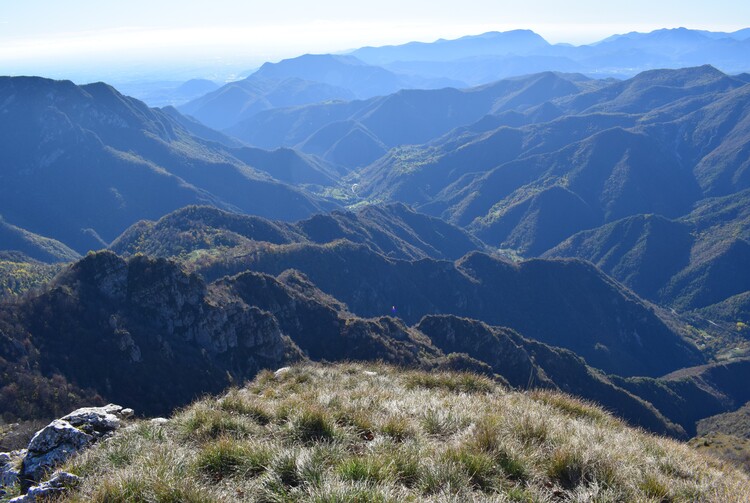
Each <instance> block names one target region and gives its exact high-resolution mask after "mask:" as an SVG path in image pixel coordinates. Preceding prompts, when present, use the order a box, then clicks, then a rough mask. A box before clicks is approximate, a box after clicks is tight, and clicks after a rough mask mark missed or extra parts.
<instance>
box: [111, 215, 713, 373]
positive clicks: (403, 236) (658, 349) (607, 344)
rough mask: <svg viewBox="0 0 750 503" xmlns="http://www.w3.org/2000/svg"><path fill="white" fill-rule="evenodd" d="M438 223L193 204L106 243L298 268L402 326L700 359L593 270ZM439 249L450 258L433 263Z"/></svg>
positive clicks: (202, 265) (609, 352)
mask: <svg viewBox="0 0 750 503" xmlns="http://www.w3.org/2000/svg"><path fill="white" fill-rule="evenodd" d="M399 213H400V214H401V215H402V217H401V218H404V220H399V217H398V214H399ZM373 217H377V218H373ZM408 219H411V220H412V221H411V222H409V221H408ZM388 222H390V223H388ZM446 225H447V224H439V221H437V220H432V219H430V218H429V217H425V216H420V215H418V214H416V213H413V212H411V211H410V210H408V209H406V208H405V207H403V206H398V205H397V206H390V207H385V208H382V209H381V208H369V209H368V208H365V209H363V210H361V211H360V212H359V213H358V214H345V213H338V214H337V213H333V214H331V215H330V216H316V217H313V218H311V219H310V220H307V221H302V222H299V223H297V224H295V225H288V224H286V225H280V224H278V223H272V222H267V221H263V220H259V219H252V218H248V217H240V216H234V215H231V214H225V213H220V212H216V211H215V210H210V211H209V210H205V209H201V208H195V209H190V210H185V211H181V212H177V213H174V214H172V215H170V216H168V217H165V218H164V219H163V220H162V221H160V222H158V223H156V224H153V223H147V222H143V223H140V224H138V225H136V226H134V227H133V228H131V229H130V230H129V231H127V232H126V233H125V234H124V235H123V236H122V237H121V238H119V239H118V240H117V241H116V242H115V243H114V245H113V248H114V250H115V251H117V252H120V253H129V254H132V253H136V252H138V251H141V252H145V253H149V254H156V255H159V256H163V257H173V258H175V259H177V260H179V261H180V262H181V263H182V264H184V266H185V267H186V268H187V269H188V270H190V271H194V272H197V273H199V274H201V276H203V277H204V278H207V279H208V280H216V279H219V278H221V277H222V276H225V275H233V274H237V273H240V272H243V271H247V270H252V271H261V272H264V273H267V274H271V275H274V276H276V275H279V274H282V273H283V272H284V271H286V270H289V269H296V270H299V271H301V272H302V273H304V274H305V275H306V276H307V277H308V278H309V279H310V281H312V283H313V284H315V285H316V287H317V288H320V290H322V291H323V292H325V293H326V294H328V295H331V296H333V297H334V298H336V299H338V300H339V301H340V302H342V303H344V304H346V305H347V306H348V309H350V310H351V312H353V313H355V314H357V315H358V316H362V317H373V316H376V317H377V316H384V315H389V314H394V311H393V310H394V308H395V309H396V314H397V316H398V317H399V318H401V319H403V320H404V321H405V322H406V323H408V324H414V323H417V322H419V320H420V319H421V318H422V317H423V316H425V315H430V314H454V315H457V316H464V317H468V318H473V319H478V320H481V321H484V322H486V323H488V324H490V325H498V326H507V327H511V328H513V329H515V330H518V331H519V332H520V333H522V334H524V335H525V336H527V337H531V338H534V339H537V340H539V341H541V342H544V343H547V344H551V345H554V346H561V347H565V348H568V349H570V350H572V351H574V352H576V353H577V354H579V355H580V356H583V357H584V358H586V360H587V361H588V362H589V364H591V365H593V366H595V367H598V368H601V369H603V370H606V371H609V372H614V373H618V374H622V375H652V376H658V375H662V374H665V373H667V372H670V371H672V370H676V369H678V368H680V367H684V366H691V365H695V364H698V363H700V362H702V358H703V357H702V356H701V355H700V352H699V351H698V350H697V349H696V347H695V346H694V345H693V343H692V342H689V341H687V340H686V339H685V338H684V336H683V333H682V330H681V329H680V328H677V326H678V325H675V324H673V323H672V322H671V321H667V320H666V319H665V318H663V317H662V316H661V315H660V314H658V313H657V312H656V311H654V309H653V307H652V306H649V305H648V304H646V303H644V302H643V301H642V300H641V299H639V298H638V297H636V296H635V295H633V294H632V293H631V292H629V291H627V290H625V289H623V288H622V287H621V286H620V285H619V284H617V283H616V282H614V281H612V280H611V279H609V278H608V277H606V276H605V275H603V274H602V273H601V272H599V271H598V270H597V269H595V268H594V267H592V266H589V265H586V264H584V263H583V262H579V261H545V260H532V261H527V262H522V263H518V264H513V263H510V262H507V261H504V260H501V259H498V258H495V257H492V256H489V255H486V254H484V253H480V252H478V251H472V250H481V248H478V247H475V246H476V243H475V242H471V241H470V240H465V241H464V243H465V244H464V245H462V246H460V247H459V248H455V245H457V244H459V241H458V240H457V239H458V238H461V236H462V234H461V232H460V231H458V230H457V229H455V228H453V229H452V232H453V234H454V236H455V237H454V238H449V239H445V236H449V235H450V234H446V232H447V231H451V227H450V226H446ZM437 229H440V230H439V231H437ZM436 231H437V232H436ZM435 238H438V240H437V241H434V239H435ZM464 239H465V235H464ZM430 242H432V244H431V245H428V243H430ZM164 243H173V246H171V247H170V246H165V245H164ZM464 250H465V251H464ZM461 253H466V254H465V255H462V256H460V257H459V258H458V259H457V260H456V258H454V257H456V256H457V254H458V255H460V254H461ZM441 257H442V258H449V260H451V261H453V262H451V261H444V260H436V259H437V258H441ZM664 355H669V358H665V357H664Z"/></svg>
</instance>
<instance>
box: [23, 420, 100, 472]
mask: <svg viewBox="0 0 750 503" xmlns="http://www.w3.org/2000/svg"><path fill="white" fill-rule="evenodd" d="M94 439H95V437H94V436H92V435H89V434H88V433H84V432H83V431H81V430H79V429H78V428H76V427H75V426H73V425H72V424H70V423H69V422H67V421H64V420H62V419H55V420H54V421H52V422H51V423H50V424H48V425H47V426H45V427H44V428H43V429H41V430H39V431H38V432H37V433H36V435H34V437H33V438H32V439H31V442H29V448H28V452H27V453H26V457H25V458H24V460H23V467H22V468H21V474H20V476H21V478H22V479H26V480H33V481H38V480H41V478H42V477H43V476H44V474H45V473H47V472H48V471H50V470H51V469H53V468H55V467H57V466H59V465H61V464H62V463H64V462H65V461H67V460H68V458H70V457H71V456H72V455H73V454H75V453H77V452H78V451H80V450H81V449H83V448H85V447H86V446H88V445H89V444H90V443H91V442H93V441H94Z"/></svg>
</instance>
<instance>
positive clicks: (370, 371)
mask: <svg viewBox="0 0 750 503" xmlns="http://www.w3.org/2000/svg"><path fill="white" fill-rule="evenodd" d="M362 373H363V374H364V375H366V376H370V377H373V376H376V375H378V373H377V372H373V371H372V370H365V371H364V372H362Z"/></svg>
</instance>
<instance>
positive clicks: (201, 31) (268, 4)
mask: <svg viewBox="0 0 750 503" xmlns="http://www.w3.org/2000/svg"><path fill="white" fill-rule="evenodd" d="M614 4H615V2H606V1H604V0H569V1H558V0H537V1H534V0H525V1H519V0H512V1H506V0H461V1H455V0H452V1H447V0H429V1H427V0H417V1H411V0H376V1H369V2H362V1H356V0H262V1H256V0H212V1H211V2H199V1H189V0H188V1H186V0H179V1H178V0H128V1H122V2H114V1H111V0H98V1H92V0H0V74H19V73H26V74H39V75H47V76H55V77H60V76H64V77H67V78H75V77H74V76H75V75H89V74H91V75H92V76H95V75H96V74H97V72H100V73H102V76H103V77H104V76H106V75H105V74H106V73H107V72H112V71H114V69H117V68H120V69H123V68H124V69H126V70H127V71H126V73H127V72H129V73H128V75H136V74H137V73H138V72H139V69H141V70H142V72H143V73H144V74H145V73H148V71H149V69H150V68H153V67H154V65H159V66H161V67H162V68H164V69H168V68H172V69H175V71H176V69H178V68H183V69H184V72H185V73H186V76H188V77H189V76H191V75H188V74H189V73H190V72H191V71H199V69H201V68H204V69H205V68H209V67H212V68H215V69H217V72H218V73H217V77H220V75H218V74H220V73H221V68H222V67H224V68H226V71H225V73H227V74H230V73H231V72H232V71H233V69H241V68H245V69H250V68H252V67H253V66H256V65H258V64H260V63H262V62H263V61H275V60H278V59H281V58H284V57H292V56H297V55H300V54H303V53H307V52H333V51H342V50H345V49H348V48H355V47H359V46H363V45H383V44H394V43H403V42H407V41H410V40H423V41H433V40H435V39H437V38H441V37H442V38H456V37H459V36H462V35H468V34H478V33H482V32H486V31H491V30H497V31H505V30H509V29H517V28H529V29H532V30H534V31H536V32H537V33H539V34H540V35H542V36H543V37H545V38H546V39H547V40H548V41H550V42H552V43H556V42H569V43H574V44H582V43H589V42H594V41H596V40H599V39H602V38H604V37H606V36H608V35H611V34H614V33H624V32H628V31H651V30H653V29H657V28H664V27H666V28H673V27H679V26H686V27H688V28H697V29H709V30H714V31H734V30H737V29H740V28H745V27H747V26H750V2H748V1H742V0H711V1H708V0H629V1H628V2H616V4H617V6H616V7H614V6H613V5H614ZM78 80H80V79H78Z"/></svg>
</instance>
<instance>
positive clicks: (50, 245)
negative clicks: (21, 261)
mask: <svg viewBox="0 0 750 503" xmlns="http://www.w3.org/2000/svg"><path fill="white" fill-rule="evenodd" d="M0 250H12V251H17V252H20V253H23V254H24V255H26V256H27V257H29V258H31V259H34V260H38V261H40V262H47V263H57V262H72V261H74V260H77V259H79V258H81V256H80V255H79V254H78V253H76V252H75V251H73V250H71V249H70V248H68V247H67V246H65V245H64V244H62V243H61V242H59V241H56V240H54V239H50V238H46V237H44V236H40V235H38V234H34V233H32V232H29V231H26V230H24V229H21V228H19V227H16V226H15V225H12V224H10V223H8V222H6V221H5V220H4V219H3V217H2V216H0Z"/></svg>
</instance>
